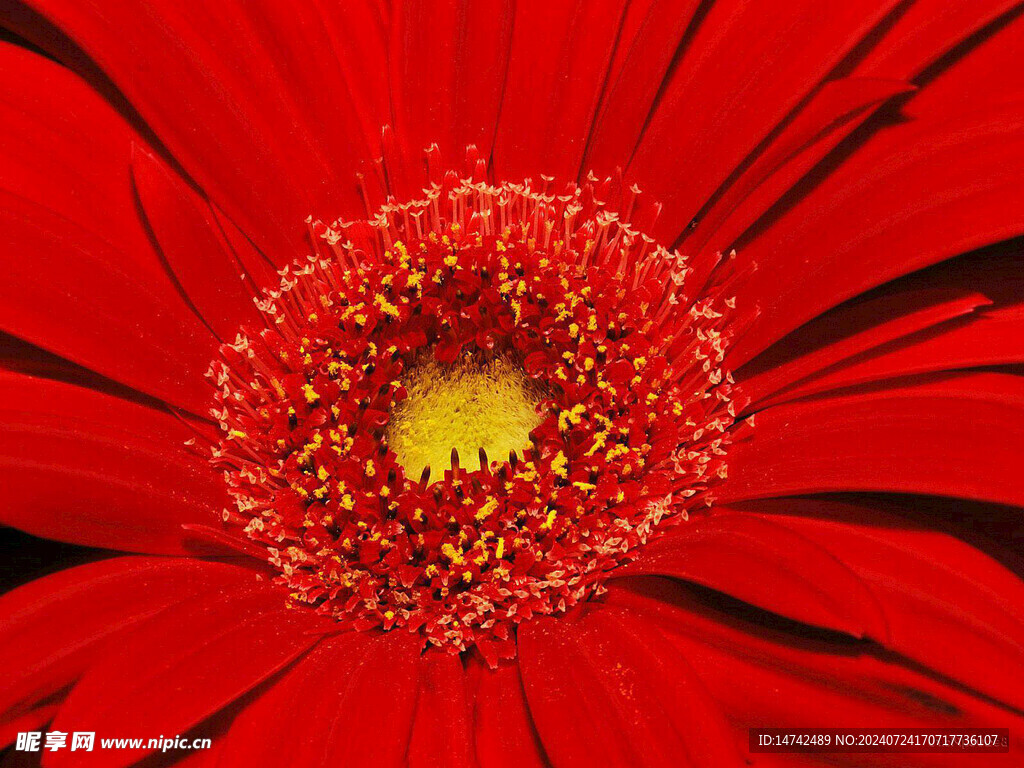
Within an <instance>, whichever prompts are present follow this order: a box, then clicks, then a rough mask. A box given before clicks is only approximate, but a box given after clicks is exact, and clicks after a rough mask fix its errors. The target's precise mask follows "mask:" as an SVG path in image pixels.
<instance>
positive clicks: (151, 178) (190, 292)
mask: <svg viewBox="0 0 1024 768" xmlns="http://www.w3.org/2000/svg"><path fill="white" fill-rule="evenodd" d="M132 175H133V178H134V180H135V188H136V190H137V192H138V195H139V202H140V203H141V204H142V208H143V212H144V214H145V216H146V221H147V222H148V224H149V226H150V228H151V229H152V231H153V234H154V236H155V237H156V239H157V242H158V243H159V244H160V250H161V252H162V254H163V256H164V258H165V259H167V263H168V264H169V266H170V268H171V270H172V271H173V272H174V276H175V278H176V279H177V281H178V283H179V284H180V285H181V288H182V290H183V291H184V292H185V295H186V296H188V299H189V301H190V302H191V304H192V305H193V306H194V307H195V308H196V309H197V310H198V312H199V314H200V315H201V316H202V318H203V319H204V320H205V321H206V323H207V325H209V326H210V328H211V329H212V330H213V331H214V333H216V334H217V335H218V336H219V337H220V339H221V340H222V341H232V340H234V338H235V334H237V333H238V329H239V326H240V325H242V324H243V323H247V324H255V325H256V327H262V326H263V322H262V320H261V319H260V315H259V313H258V312H257V311H256V307H255V305H254V304H253V294H252V290H251V288H250V287H249V286H247V285H245V284H244V283H243V281H242V273H243V270H242V267H241V265H240V264H239V263H238V262H237V261H235V259H234V257H233V256H232V255H231V254H230V253H229V252H228V251H227V250H226V245H227V244H226V243H222V241H221V240H219V239H218V237H217V234H216V233H217V229H216V226H217V225H216V223H215V222H214V220H213V217H212V213H211V212H210V209H209V207H208V206H206V204H205V203H204V202H203V201H202V200H201V199H200V198H199V197H198V196H197V195H196V194H195V193H194V192H192V190H190V189H189V188H188V187H187V186H186V185H185V183H184V182H182V181H181V179H180V178H177V177H176V176H174V175H173V174H172V173H171V172H170V171H169V170H168V168H167V167H166V165H164V163H163V162H162V161H160V160H158V159H157V158H156V157H154V156H153V155H151V154H150V153H148V152H147V151H146V150H144V149H142V148H141V147H139V146H138V145H133V152H132Z"/></svg>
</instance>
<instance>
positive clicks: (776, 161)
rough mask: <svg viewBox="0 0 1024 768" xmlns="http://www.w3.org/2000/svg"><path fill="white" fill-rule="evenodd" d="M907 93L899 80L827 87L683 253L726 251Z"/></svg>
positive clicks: (718, 205) (721, 201)
mask: <svg viewBox="0 0 1024 768" xmlns="http://www.w3.org/2000/svg"><path fill="white" fill-rule="evenodd" d="M911 89H912V86H910V85H909V84H908V83H906V82H904V81H902V80H884V79H872V78H857V77H850V78H845V79H842V80H833V81H831V82H828V83H826V84H825V85H824V86H822V88H821V90H819V91H818V92H817V93H815V94H814V95H813V96H812V97H811V99H810V101H809V102H808V103H807V104H806V105H805V106H804V107H803V108H802V109H800V111H799V112H798V113H797V114H796V116H795V117H794V118H793V120H792V121H790V122H789V123H788V124H787V125H786V126H785V127H784V128H783V129H782V131H780V133H779V135H778V136H775V137H774V138H773V139H772V140H771V143H770V144H769V145H768V146H767V147H766V148H765V150H764V152H762V153H761V154H760V155H759V156H758V157H757V159H756V160H754V161H753V162H752V163H751V164H750V165H749V166H748V167H747V168H746V169H745V170H744V171H743V172H742V173H741V174H740V175H739V177H738V178H736V180H735V181H733V182H732V183H730V184H729V186H728V187H727V189H726V191H725V192H724V193H723V194H722V196H721V197H719V198H718V199H717V200H715V202H714V204H713V205H712V206H711V207H710V208H709V209H708V211H707V212H706V213H705V214H704V215H702V216H701V217H700V219H699V221H698V223H697V227H696V229H694V231H693V233H692V234H689V235H684V237H685V241H684V242H685V243H686V246H685V248H686V249H687V251H689V252H697V251H700V250H704V251H709V252H715V251H724V250H726V249H727V248H728V247H729V246H730V245H732V243H733V242H734V241H735V240H736V238H737V237H738V236H739V235H740V234H742V233H743V232H744V231H746V229H747V227H749V226H750V225H751V224H753V223H754V222H755V221H756V220H757V219H758V218H759V217H760V216H761V215H762V214H763V213H764V212H765V211H767V210H768V209H769V208H770V207H771V206H772V205H774V204H775V203H776V202H777V201H778V200H779V199H780V198H781V197H782V196H783V194H784V193H785V192H786V190H788V189H789V188H790V187H792V186H793V184H795V183H796V181H797V180H799V179H800V178H801V177H802V176H804V174H806V173H807V172H808V171H809V170H810V169H811V168H813V167H814V166H815V165H816V164H817V163H818V162H819V161H820V160H821V159H822V158H823V157H825V156H826V155H827V154H828V153H829V152H830V151H831V150H832V149H834V148H835V147H836V145H837V144H839V142H840V141H842V140H843V139H844V138H845V137H846V136H848V135H850V133H852V132H853V130H854V129H855V128H857V127H858V126H859V125H861V124H862V123H863V122H864V121H865V120H866V119H867V118H868V117H870V116H871V114H872V113H873V112H874V111H875V110H876V109H877V108H878V107H879V106H881V105H882V104H883V103H885V102H886V101H887V100H888V99H890V98H892V97H893V96H897V95H899V94H901V93H906V92H908V91H909V90H911Z"/></svg>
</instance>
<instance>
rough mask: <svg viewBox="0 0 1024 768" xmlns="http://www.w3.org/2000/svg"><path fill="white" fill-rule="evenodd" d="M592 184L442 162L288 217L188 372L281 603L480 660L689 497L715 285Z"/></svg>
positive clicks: (702, 439)
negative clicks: (212, 354)
mask: <svg viewBox="0 0 1024 768" xmlns="http://www.w3.org/2000/svg"><path fill="white" fill-rule="evenodd" d="M595 195H596V192H595V189H594V187H593V186H592V185H589V184H588V185H585V186H583V187H576V186H574V185H570V186H569V187H567V188H566V190H565V193H564V194H562V195H554V194H550V193H548V191H547V190H546V189H541V190H536V189H533V188H531V185H530V183H529V182H525V183H524V184H501V185H497V186H492V185H489V184H486V183H475V182H472V181H461V182H460V181H458V180H457V179H456V178H455V177H454V175H452V174H449V175H448V176H447V177H446V179H445V183H444V184H443V185H435V186H433V187H431V188H429V189H427V190H425V191H424V196H423V199H422V200H417V201H413V202H410V203H407V204H403V205H394V204H389V205H387V206H385V207H384V208H383V209H382V210H381V211H380V213H379V215H378V216H377V217H376V218H374V219H373V220H371V221H368V222H338V223H335V224H334V225H332V226H330V227H328V226H325V225H323V224H321V223H320V222H313V223H312V224H311V228H312V233H313V240H314V246H315V248H316V252H315V253H314V254H313V255H312V256H310V257H309V258H308V259H307V260H306V261H304V262H301V263H297V264H296V265H294V266H293V267H291V268H289V269H287V270H285V271H284V272H283V277H282V280H281V283H280V285H279V286H278V287H277V288H275V289H273V290H270V291H268V292H266V294H265V295H264V296H263V298H262V299H261V300H260V301H258V303H257V304H258V306H259V308H260V309H261V311H262V313H263V315H264V317H265V322H266V327H264V328H259V329H244V330H243V331H242V332H241V333H240V334H239V336H238V338H237V339H236V340H235V342H234V343H232V344H228V345H225V346H223V347H222V349H221V359H220V360H219V361H217V362H215V363H214V364H213V365H212V366H211V371H210V376H211V378H212V379H213V381H214V383H215V385H216V387H217V390H216V396H215V397H216V402H217V407H216V408H215V409H214V410H213V411H212V413H213V415H214V416H215V418H216V419H217V420H218V422H219V424H220V426H221V429H222V433H223V436H222V439H221V441H220V443H219V445H217V446H216V447H214V449H213V462H214V464H215V465H216V466H217V467H218V468H219V469H220V470H221V471H222V472H223V474H224V477H225V479H226V482H227V485H228V490H229V492H230V494H231V495H232V497H233V498H234V502H235V509H233V510H230V511H227V512H225V513H224V521H225V526H226V527H227V529H228V531H227V532H228V533H232V532H233V533H234V534H235V535H239V536H244V537H247V538H248V539H249V540H250V542H252V543H253V544H255V545H257V546H258V547H261V548H263V549H265V551H266V553H267V561H268V562H269V563H270V564H271V565H272V566H273V568H274V569H275V571H276V574H277V575H276V577H275V579H276V580H277V581H278V582H279V583H280V584H282V585H284V586H286V587H287V588H288V590H289V594H290V595H291V600H292V601H294V602H295V603H296V604H301V605H303V606H306V607H308V608H310V609H313V610H316V611H318V612H320V613H323V614H326V615H330V616H332V617H334V618H336V619H337V620H338V621H339V622H342V623H343V624H345V625H347V626H351V627H354V628H356V629H371V628H382V629H384V630H391V629H396V628H404V629H405V630H408V631H413V632H417V633H419V634H420V635H421V636H422V637H423V639H424V641H425V642H428V643H431V644H433V645H436V646H439V647H442V648H445V649H447V650H449V651H452V652H457V651H463V650H466V649H467V648H468V647H470V646H472V645H475V646H476V647H477V648H478V649H479V650H480V651H481V652H482V653H483V655H484V656H485V658H486V659H487V660H488V662H490V663H492V664H494V663H497V659H499V658H501V657H507V656H510V655H512V654H514V648H515V643H514V637H513V634H512V633H513V630H514V627H515V625H516V624H518V623H519V622H521V621H524V620H528V619H529V618H530V617H532V616H535V615H546V614H555V613H559V612H562V611H565V610H567V609H568V608H569V607H571V606H572V605H574V604H576V603H578V602H579V601H581V600H584V599H586V598H587V597H588V596H591V595H594V594H596V593H599V591H600V590H601V584H602V581H603V580H604V579H605V578H606V576H607V574H608V573H609V572H610V571H611V570H613V569H614V568H615V567H616V566H618V565H620V564H622V563H623V562H626V561H628V560H629V559H630V558H631V557H632V555H633V553H634V552H635V550H636V548H637V547H638V546H640V545H642V544H643V543H644V542H646V541H647V539H648V538H649V537H650V536H652V535H655V534H657V533H660V532H661V531H663V530H665V529H666V528H668V527H670V526H672V525H674V524H678V523H679V522H680V521H682V520H685V519H686V517H687V515H688V514H689V512H690V511H692V510H695V509H699V508H706V507H707V506H708V505H710V503H711V495H710V492H711V490H712V489H713V487H714V485H715V483H717V482H718V480H719V479H720V478H721V477H724V475H725V455H726V449H727V447H728V444H729V441H730V435H731V432H730V430H731V427H732V426H733V422H734V418H733V411H732V406H731V403H730V399H729V392H730V386H731V381H732V380H731V378H730V377H729V375H728V374H727V373H725V372H723V371H722V370H721V368H720V363H721V361H722V359H723V356H724V344H725V338H724V335H723V331H724V329H725V323H726V319H727V313H728V312H729V306H730V304H731V302H730V301H729V300H726V299H724V298H723V297H722V292H723V289H722V285H721V284H718V286H717V287H714V280H713V279H711V280H709V282H710V283H711V284H712V288H711V289H706V295H707V297H706V298H703V299H700V300H698V301H694V300H693V299H691V298H687V297H686V296H685V295H684V294H683V285H684V278H685V275H686V273H687V271H688V267H687V265H686V262H685V260H684V259H683V258H682V257H681V256H679V254H678V253H669V252H668V251H666V250H665V249H663V248H659V247H655V246H654V244H653V241H652V240H651V239H650V238H649V237H646V236H644V235H642V234H640V233H639V232H637V231H635V230H633V229H632V227H631V226H630V225H629V224H628V222H626V221H624V220H620V217H619V216H617V215H616V214H614V213H611V212H609V211H607V210H606V209H605V207H604V204H603V203H601V202H600V201H599V200H598V199H597V198H596V196H595ZM628 207H629V208H633V207H634V202H630V203H629V205H628ZM705 279H706V280H707V279H708V278H707V276H706V275H705ZM428 468H429V471H428Z"/></svg>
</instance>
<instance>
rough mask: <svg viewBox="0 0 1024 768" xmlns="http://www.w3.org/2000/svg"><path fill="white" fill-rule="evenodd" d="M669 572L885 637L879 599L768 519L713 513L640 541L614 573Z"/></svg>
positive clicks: (800, 617) (803, 617)
mask: <svg viewBox="0 0 1024 768" xmlns="http://www.w3.org/2000/svg"><path fill="white" fill-rule="evenodd" d="M633 575H656V576H673V577H675V578H678V579H687V580H688V581H693V582H696V583H698V584H703V585H704V586H707V587H711V588H712V589H716V590H718V591H720V592H724V593H725V594H727V595H730V596H732V597H735V598H737V599H739V600H743V601H745V602H748V603H751V604H753V605H756V606H758V607H760V608H764V609H765V610H768V611H773V612H775V613H778V614H781V615H783V616H786V617H788V618H790V619H794V620H795V621H802V622H804V623H806V624H814V625H816V626H819V627H825V628H827V629H833V630H836V631H839V632H846V633H847V634H850V635H854V636H856V637H863V636H864V635H871V636H872V637H884V636H885V632H886V630H885V619H884V618H883V616H882V614H881V613H880V611H879V607H878V603H877V601H876V600H875V598H874V596H873V595H872V594H871V592H870V590H868V589H867V588H866V587H865V586H864V584H863V583H862V582H861V580H860V579H859V578H857V576H856V575H854V573H853V571H851V570H850V569H849V568H847V567H846V566H845V565H844V564H843V563H842V561H840V560H838V559H837V558H835V557H834V556H832V555H831V554H830V553H829V552H828V551H827V550H825V549H823V548H822V547H820V546H818V545H817V544H815V543H814V542H813V541H811V540H809V539H807V538H806V537H804V536H799V535H798V536H794V535H793V534H792V531H790V530H787V529H786V528H783V527H782V526H779V525H775V524H774V523H773V522H772V521H771V520H768V519H761V518H757V517H753V516H751V515H743V514H729V513H722V512H716V513H715V514H713V515H711V516H710V517H704V518H700V519H696V520H692V521H690V522H688V523H683V524H681V525H680V527H679V528H677V529H675V530H673V531H672V532H671V533H669V534H667V535H665V536H663V537H662V538H660V539H656V540H655V541H652V542H651V543H649V544H647V545H646V546H644V547H643V548H642V549H641V550H640V553H639V554H638V555H637V558H636V560H635V561H634V562H632V563H630V564H628V565H626V566H623V567H622V568H618V569H616V570H615V572H614V573H613V576H614V577H615V578H618V577H621V576H633Z"/></svg>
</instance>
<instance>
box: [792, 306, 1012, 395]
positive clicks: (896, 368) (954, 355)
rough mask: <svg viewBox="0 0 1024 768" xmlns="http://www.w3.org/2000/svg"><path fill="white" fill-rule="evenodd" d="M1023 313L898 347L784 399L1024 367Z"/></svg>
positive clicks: (977, 318) (984, 315)
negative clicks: (932, 375) (915, 377)
mask: <svg viewBox="0 0 1024 768" xmlns="http://www.w3.org/2000/svg"><path fill="white" fill-rule="evenodd" d="M1022 329H1024V307H1020V306H1018V307H1006V308H1003V309H994V310H989V311H985V312H981V313H978V314H975V315H972V316H971V317H970V318H969V321H968V322H964V323H960V324H957V325H955V326H951V327H944V328H942V329H936V333H934V334H929V335H926V336H924V337H920V338H916V339H914V340H913V341H912V342H908V343H906V344H901V345H900V346H899V347H898V348H896V349H893V350H892V351H888V352H884V353H880V354H877V355H873V356H871V357H869V358H867V359H865V360H860V361H857V362H854V363H852V364H850V365H846V366H842V367H840V368H839V369H838V370H835V371H833V372H831V373H829V374H827V375H824V376H821V377H818V378H815V379H812V380H811V381H809V382H807V384H805V385H801V386H799V387H796V388H795V389H793V390H790V391H788V392H786V399H794V398H803V397H808V396H810V395H813V394H817V393H818V392H824V391H826V390H830V389H837V388H839V387H848V386H853V385H857V384H862V383H867V382H872V381H878V380H881V379H886V378H892V377H897V376H906V375H909V374H920V373H929V372H933V371H948V370H956V369H960V368H976V367H984V366H989V365H1006V364H1012V363H1020V362H1024V333H1022V332H1021V331H1022Z"/></svg>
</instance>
